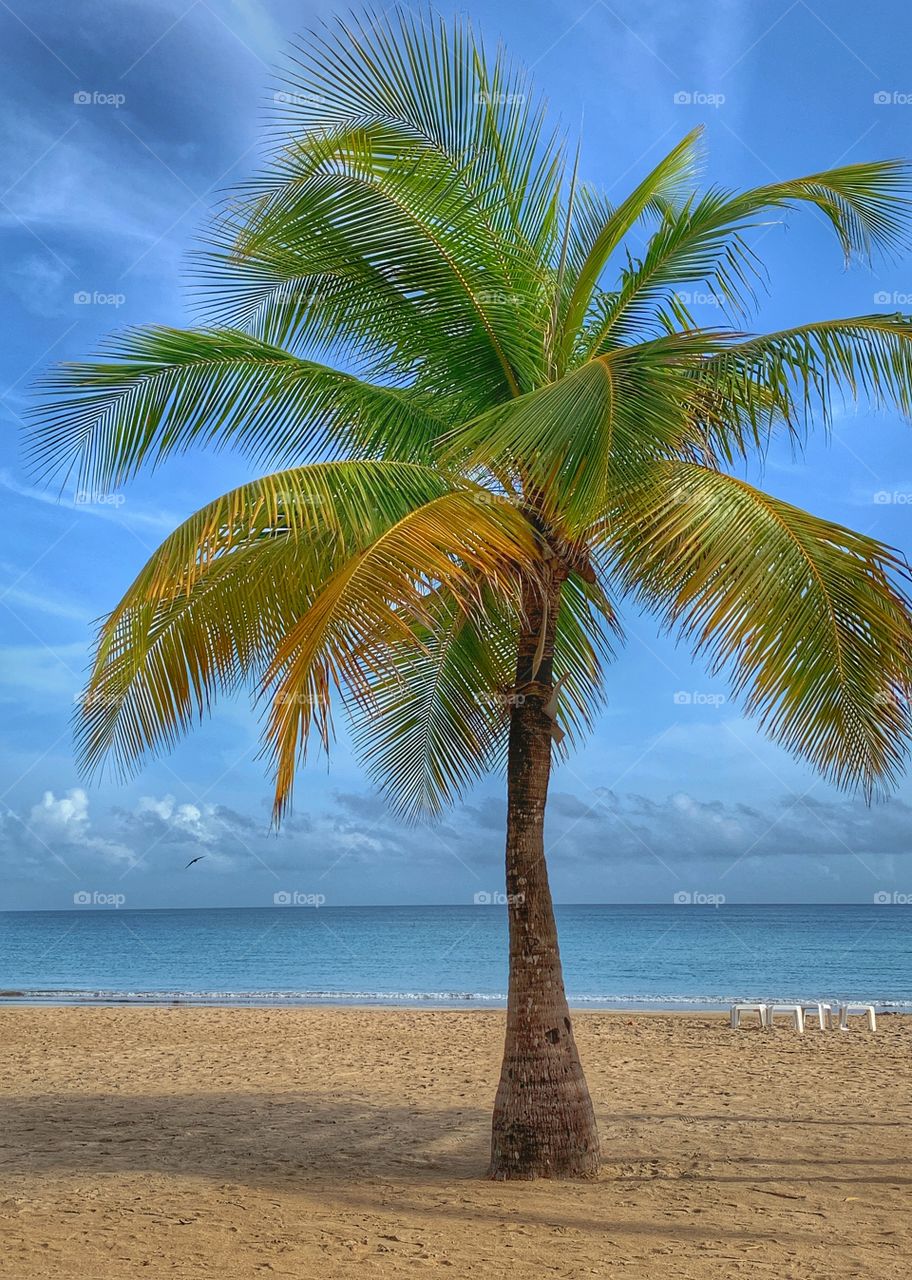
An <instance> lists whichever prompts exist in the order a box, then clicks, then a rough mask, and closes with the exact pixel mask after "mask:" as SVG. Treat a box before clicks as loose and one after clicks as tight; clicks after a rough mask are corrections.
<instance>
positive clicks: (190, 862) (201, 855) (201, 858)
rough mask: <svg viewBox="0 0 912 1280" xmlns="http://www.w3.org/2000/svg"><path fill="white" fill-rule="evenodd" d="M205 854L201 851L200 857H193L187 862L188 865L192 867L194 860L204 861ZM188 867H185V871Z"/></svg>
mask: <svg viewBox="0 0 912 1280" xmlns="http://www.w3.org/2000/svg"><path fill="white" fill-rule="evenodd" d="M205 856H206V855H205V854H204V853H201V854H200V855H199V857H198V858H191V859H190V861H189V862H188V863H187V867H192V866H193V864H194V862H202V860H203V858H205ZM187 867H184V870H185V871H186V870H187Z"/></svg>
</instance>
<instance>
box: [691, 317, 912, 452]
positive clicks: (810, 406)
mask: <svg viewBox="0 0 912 1280" xmlns="http://www.w3.org/2000/svg"><path fill="white" fill-rule="evenodd" d="M703 375H704V376H705V377H706V378H708V380H709V381H710V383H711V382H712V381H713V380H714V379H715V378H716V377H717V376H719V375H721V376H722V377H723V378H724V380H725V382H726V384H727V385H728V386H729V387H735V386H737V385H738V384H739V382H740V384H741V385H742V386H743V387H744V388H745V389H746V390H748V389H749V387H750V385H751V384H752V383H756V384H759V385H760V386H762V387H764V388H765V389H766V391H767V393H768V395H769V396H770V397H771V398H772V399H773V400H774V401H775V402H776V407H777V410H778V411H779V412H781V414H782V415H783V417H785V418H787V419H788V421H789V423H790V425H791V426H792V427H793V428H794V429H795V430H796V431H800V430H801V429H802V428H803V427H805V426H806V425H807V423H808V421H809V420H810V419H811V415H813V414H819V415H820V416H821V418H822V421H823V422H824V423H828V422H829V420H830V418H831V414H832V407H833V400H834V397H837V396H839V397H842V398H843V399H846V400H853V401H856V402H857V401H860V400H862V399H863V400H865V401H867V402H869V403H872V404H874V405H875V406H878V407H890V408H894V409H898V410H899V412H900V413H902V414H903V415H904V416H905V417H909V416H910V414H912V318H910V317H908V316H901V315H870V316H852V317H849V318H846V319H842V320H823V321H819V322H817V323H815V324H807V325H801V326H799V327H798V328H795V329H785V330H782V331H781V332H779V333H771V334H761V335H757V336H752V337H745V338H743V339H742V340H735V341H733V342H732V343H731V344H730V345H728V346H726V347H725V349H724V350H722V351H720V352H718V353H716V354H714V355H712V356H711V357H710V358H709V359H708V360H707V364H706V367H705V369H704V370H703Z"/></svg>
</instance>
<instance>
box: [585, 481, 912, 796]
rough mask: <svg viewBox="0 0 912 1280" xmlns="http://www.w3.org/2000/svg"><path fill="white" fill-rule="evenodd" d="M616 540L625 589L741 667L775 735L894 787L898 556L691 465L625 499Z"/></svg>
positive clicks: (905, 680) (613, 527)
mask: <svg viewBox="0 0 912 1280" xmlns="http://www.w3.org/2000/svg"><path fill="white" fill-rule="evenodd" d="M607 546H608V547H609V548H610V553H611V556H612V564H613V568H614V571H615V573H616V574H617V576H618V578H619V580H620V582H621V585H622V586H623V587H624V588H625V589H627V590H628V591H629V592H630V593H632V594H633V596H634V597H635V598H637V599H638V600H639V601H641V602H642V603H645V604H646V605H648V606H649V607H652V608H654V609H657V610H659V612H660V613H661V614H662V616H663V617H664V618H665V620H666V622H667V623H668V625H669V627H671V628H673V629H674V630H675V631H676V632H678V633H679V634H680V635H682V636H683V637H684V638H685V639H687V640H688V641H689V642H690V643H691V644H692V645H693V647H694V650H695V651H696V652H697V653H698V654H700V655H702V656H705V657H706V658H707V659H708V661H709V663H710V666H711V668H712V670H713V671H714V672H721V671H728V672H731V675H732V679H733V683H734V689H735V692H736V694H742V693H743V694H744V695H745V705H746V709H747V711H748V713H750V714H754V715H757V716H758V717H759V719H760V723H761V725H762V727H763V728H764V730H765V731H766V732H767V733H768V734H769V735H770V736H771V737H772V738H773V739H774V740H775V741H776V742H779V743H780V744H781V745H783V746H784V747H786V748H787V749H788V750H790V751H792V752H793V753H794V754H795V755H797V756H799V757H801V758H802V759H805V760H808V761H810V763H811V764H813V765H814V766H815V767H816V768H817V769H818V770H820V772H821V773H823V774H824V775H825V776H826V777H828V778H830V779H831V780H832V781H833V782H835V783H836V784H837V785H841V786H845V785H848V784H850V783H852V782H856V781H860V782H861V783H862V784H863V786H864V787H865V789H866V790H867V791H869V792H870V791H872V790H873V789H874V788H875V787H877V786H878V785H879V784H890V783H894V782H895V781H896V779H897V777H898V775H899V772H900V770H901V769H902V767H903V764H904V762H905V760H906V757H907V752H908V745H909V741H910V737H912V708H910V702H909V699H910V693H912V617H910V612H909V607H910V601H909V598H908V596H907V594H906V586H907V584H908V581H909V571H908V566H907V565H906V562H905V561H904V560H902V559H901V558H900V557H899V556H898V555H897V554H896V553H895V552H894V551H892V550H891V549H890V548H888V547H884V546H883V545H881V544H880V543H878V542H877V541H875V540H874V539H873V538H868V537H865V536H864V535H862V534H859V533H854V532H853V531H852V530H850V529H845V528H842V527H841V526H839V525H836V524H832V523H831V522H830V521H827V520H821V519H819V518H818V517H816V516H812V515H809V514H808V513H807V512H805V511H801V510H799V509H798V508H796V507H793V506H790V505H789V504H788V503H785V502H780V501H779V500H777V499H775V498H772V497H770V496H769V495H768V494H765V493H761V492H760V491H758V490H757V489H754V488H752V487H751V486H750V485H748V484H746V483H745V482H744V481H742V480H738V479H736V478H734V477H732V476H728V475H724V474H721V473H719V472H715V471H710V470H706V469H705V468H702V467H700V466H697V465H695V464H693V463H684V462H665V463H661V464H659V465H657V467H656V469H655V471H654V474H653V475H652V476H651V477H650V479H649V481H648V482H645V483H643V484H642V485H641V486H639V487H638V488H637V489H634V490H631V491H630V492H628V493H626V494H624V495H623V499H622V501H621V503H619V506H618V510H617V512H616V513H615V516H614V518H613V520H612V522H611V524H610V526H609V529H608V531H607Z"/></svg>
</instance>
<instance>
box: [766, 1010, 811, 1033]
mask: <svg viewBox="0 0 912 1280" xmlns="http://www.w3.org/2000/svg"><path fill="white" fill-rule="evenodd" d="M777 1013H779V1014H782V1015H783V1016H785V1017H789V1018H791V1019H792V1025H793V1026H794V1027H795V1029H796V1030H797V1031H798V1033H799V1035H804V1006H803V1005H800V1004H770V1005H767V1007H766V1025H767V1027H772V1025H773V1019H774V1018H775V1016H776V1014H777Z"/></svg>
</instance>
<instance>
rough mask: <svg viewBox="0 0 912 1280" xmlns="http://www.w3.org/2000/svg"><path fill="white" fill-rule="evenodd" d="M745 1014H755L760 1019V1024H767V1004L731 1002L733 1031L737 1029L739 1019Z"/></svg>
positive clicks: (739, 1024) (739, 1023)
mask: <svg viewBox="0 0 912 1280" xmlns="http://www.w3.org/2000/svg"><path fill="white" fill-rule="evenodd" d="M745 1014H756V1015H757V1017H758V1018H759V1019H760V1026H761V1027H765V1026H766V1025H767V1006H766V1005H765V1004H733V1005H732V1007H731V1026H732V1030H733V1031H737V1029H738V1027H740V1026H741V1019H742V1017H743V1016H744V1015H745Z"/></svg>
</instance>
